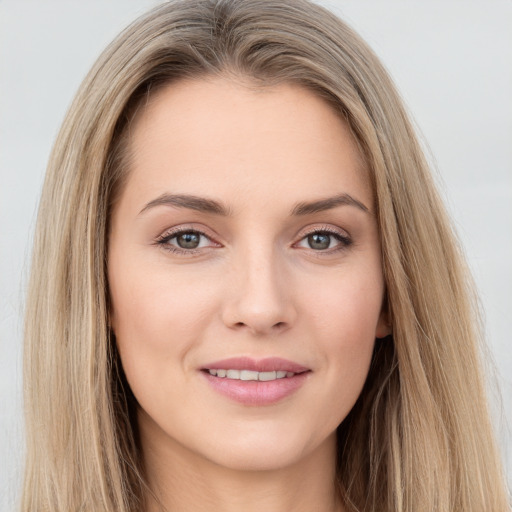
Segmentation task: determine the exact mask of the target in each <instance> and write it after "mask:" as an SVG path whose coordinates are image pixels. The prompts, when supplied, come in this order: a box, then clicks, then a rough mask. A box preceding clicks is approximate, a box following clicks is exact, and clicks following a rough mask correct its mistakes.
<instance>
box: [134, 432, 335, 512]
mask: <svg viewBox="0 0 512 512" xmlns="http://www.w3.org/2000/svg"><path fill="white" fill-rule="evenodd" d="M141 427H142V428H141V440H142V449H143V457H144V464H145V469H146V476H147V480H148V483H149V486H150V488H151V491H152V492H151V495H149V494H150V493H148V496H147V512H175V511H180V512H192V511H193V512H203V511H204V512H206V511H208V512H210V511H211V510H217V511H221V512H235V511H236V512H239V511H240V510H243V511H244V512H260V511H261V510H267V511H271V512H284V511H286V512H289V511H290V510H293V511H294V512H310V511H311V510H316V511H319V512H342V511H343V508H342V506H341V503H340V499H339V496H338V492H337V486H336V472H335V459H336V440H335V438H334V436H332V437H330V438H328V439H327V440H326V441H325V442H324V444H323V445H322V446H320V447H318V449H317V450H315V451H314V453H311V454H309V455H306V456H304V457H301V458H300V460H298V461H297V462H296V463H294V464H290V465H287V466H286V467H277V468H272V469H265V470H241V469H233V468H227V467H224V466H220V465H219V464H216V463H215V462H212V461H210V460H207V459H205V458H204V457H202V456H200V455H198V454H196V453H192V452H191V451H190V450H188V449H187V448H185V447H183V446H182V445H180V444H179V443H176V442H175V441H173V440H170V439H169V438H167V439H166V440H165V441H166V442H165V443H162V442H161V441H162V440H161V439H160V440H159V439H158V435H156V436H155V434H156V433H155V432H151V435H147V436H146V435H144V427H143V426H142V425H141ZM146 434H149V432H146Z"/></svg>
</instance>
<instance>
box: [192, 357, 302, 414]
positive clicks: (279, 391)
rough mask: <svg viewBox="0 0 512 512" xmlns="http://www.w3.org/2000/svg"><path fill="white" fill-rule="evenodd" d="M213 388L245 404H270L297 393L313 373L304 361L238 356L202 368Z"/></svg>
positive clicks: (230, 398) (202, 372) (232, 399)
mask: <svg viewBox="0 0 512 512" xmlns="http://www.w3.org/2000/svg"><path fill="white" fill-rule="evenodd" d="M201 370H202V371H201V374H202V375H204V377H205V378H206V381H207V383H208V385H209V386H210V388H211V389H212V390H213V391H215V392H216V393H218V394H220V395H222V396H224V397H225V398H228V399H229V400H230V401H234V402H238V403H240V404H243V405H245V406H253V407H254V406H260V407H261V406H269V405H272V404H276V403H277V402H280V401H281V400H283V399H285V398H287V397H290V396H291V395H294V394H295V393H296V392H298V391H299V389H300V388H301V387H302V386H303V385H304V384H305V383H306V381H307V380H308V379H309V377H310V376H311V373H312V371H311V369H310V368H307V367H305V366H302V365H301V364H298V363H295V362H293V361H289V360H286V359H281V358H277V357H269V358H265V359H252V358H250V357H234V358H230V359H223V360H222V361H215V362H210V363H208V364H206V365H205V366H203V367H202V368H201Z"/></svg>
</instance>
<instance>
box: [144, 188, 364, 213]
mask: <svg viewBox="0 0 512 512" xmlns="http://www.w3.org/2000/svg"><path fill="white" fill-rule="evenodd" d="M156 206H175V207H178V208H187V209H189V210H196V211H200V212H204V213H213V214H215V215H220V216H222V217H229V216H230V215H231V210H230V209H229V208H228V207H227V206H225V205H223V204H222V203H220V202H219V201H215V200H214V199H208V198H205V197H199V196H194V195H188V194H162V195H161V196H159V197H157V198H156V199H153V200H152V201H150V202H149V203H148V204H146V206H144V208H142V210H141V211H140V212H139V215H141V214H142V213H144V212H146V211H147V210H150V209H151V208H155V207H156ZM338 206H354V207H356V208H358V209H360V210H362V211H363V212H366V213H370V210H369V209H368V207H367V206H365V205H364V204H363V203H362V202H361V201H358V200H357V199H355V198H353V197H352V196H351V195H350V194H339V195H336V196H333V197H327V198H325V199H318V200H316V201H303V202H300V203H297V204H296V205H295V206H294V207H293V208H292V210H291V215H293V216H302V215H310V214H313V213H318V212H324V211H327V210H332V209H333V208H336V207H338Z"/></svg>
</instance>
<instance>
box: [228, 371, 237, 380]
mask: <svg viewBox="0 0 512 512" xmlns="http://www.w3.org/2000/svg"><path fill="white" fill-rule="evenodd" d="M226 377H227V378H228V379H240V370H227V372H226Z"/></svg>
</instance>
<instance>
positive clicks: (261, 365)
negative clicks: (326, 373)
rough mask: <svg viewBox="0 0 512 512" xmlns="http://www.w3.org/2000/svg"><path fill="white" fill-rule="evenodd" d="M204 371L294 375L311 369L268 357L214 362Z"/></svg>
mask: <svg viewBox="0 0 512 512" xmlns="http://www.w3.org/2000/svg"><path fill="white" fill-rule="evenodd" d="M201 369H202V370H216V369H225V370H251V371H254V372H273V371H285V372H293V373H302V372H306V371H308V370H309V368H307V367H305V366H302V365H300V364H298V363H295V362H293V361H288V360H287V359H282V358H280V357H266V358H264V359H252V358H250V357H231V358H228V359H222V360H219V361H213V362H211V363H208V364H206V365H204V366H203V367H202V368H201Z"/></svg>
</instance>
